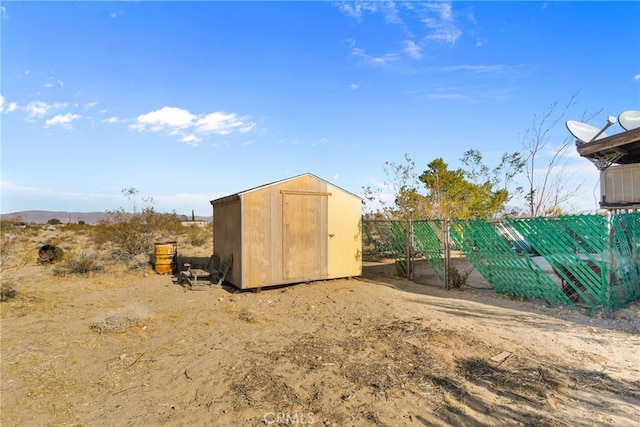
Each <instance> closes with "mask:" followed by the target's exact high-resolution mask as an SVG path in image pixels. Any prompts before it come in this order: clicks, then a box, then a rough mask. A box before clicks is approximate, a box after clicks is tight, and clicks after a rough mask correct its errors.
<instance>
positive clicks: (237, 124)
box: [196, 111, 255, 135]
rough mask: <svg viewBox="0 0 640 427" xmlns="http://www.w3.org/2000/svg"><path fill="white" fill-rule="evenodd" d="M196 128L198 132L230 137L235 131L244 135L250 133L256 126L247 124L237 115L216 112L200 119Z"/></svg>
mask: <svg viewBox="0 0 640 427" xmlns="http://www.w3.org/2000/svg"><path fill="white" fill-rule="evenodd" d="M196 126H197V130H198V132H202V133H215V134H218V135H228V134H230V133H231V132H233V131H235V130H238V131H240V132H242V133H246V132H250V131H251V130H252V129H253V128H254V127H255V124H254V123H252V122H245V121H244V119H243V118H241V117H238V116H237V115H236V114H235V113H225V112H222V111H216V112H214V113H210V114H207V115H205V116H203V117H201V118H200V119H198V121H197V123H196Z"/></svg>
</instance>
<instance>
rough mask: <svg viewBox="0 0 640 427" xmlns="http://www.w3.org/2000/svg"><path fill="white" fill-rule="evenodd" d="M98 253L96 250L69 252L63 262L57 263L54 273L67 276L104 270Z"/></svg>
mask: <svg viewBox="0 0 640 427" xmlns="http://www.w3.org/2000/svg"><path fill="white" fill-rule="evenodd" d="M103 270H104V265H102V263H101V260H100V257H99V256H98V253H97V252H95V251H84V250H81V251H79V252H74V251H71V252H69V253H68V254H67V255H66V256H65V257H64V259H63V260H62V262H60V263H59V264H57V265H56V267H55V268H54V270H53V274H54V275H56V276H65V275H67V274H87V273H91V272H94V271H103Z"/></svg>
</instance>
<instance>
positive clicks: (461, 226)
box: [451, 220, 573, 304]
mask: <svg viewBox="0 0 640 427" xmlns="http://www.w3.org/2000/svg"><path fill="white" fill-rule="evenodd" d="M451 237H452V239H453V240H454V241H455V243H456V244H457V245H458V246H459V247H460V248H461V249H462V251H463V253H464V254H465V256H466V257H467V259H469V261H470V262H471V263H472V264H473V266H474V267H475V268H476V269H477V270H478V272H479V273H480V274H481V275H482V276H483V277H484V279H485V280H486V281H487V282H488V283H489V284H490V285H491V287H492V288H493V289H494V290H495V291H496V292H498V293H505V294H508V295H514V296H522V297H526V298H542V299H545V300H547V301H549V302H559V303H563V304H572V303H573V302H572V301H571V300H570V299H569V298H568V297H567V295H565V293H564V292H562V289H561V288H560V287H559V286H558V285H557V284H556V283H555V282H554V281H553V280H552V279H551V278H550V277H549V275H548V274H547V273H546V272H544V271H543V270H542V269H541V268H540V266H538V265H537V264H536V263H534V262H533V261H532V260H531V259H530V258H529V257H528V255H524V256H523V257H520V256H518V254H517V253H516V252H515V251H514V250H513V249H512V247H511V245H510V244H509V242H508V241H507V240H506V239H505V238H504V237H503V236H501V234H499V233H498V232H497V231H496V229H495V228H494V227H493V226H492V225H491V224H489V223H487V222H486V221H483V220H476V221H459V220H458V221H454V223H453V226H452V227H451Z"/></svg>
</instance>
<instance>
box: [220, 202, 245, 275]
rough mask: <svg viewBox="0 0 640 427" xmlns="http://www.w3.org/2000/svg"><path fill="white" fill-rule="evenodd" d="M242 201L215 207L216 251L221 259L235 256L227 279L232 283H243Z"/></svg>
mask: <svg viewBox="0 0 640 427" xmlns="http://www.w3.org/2000/svg"><path fill="white" fill-rule="evenodd" d="M241 218H242V214H241V201H240V199H239V198H238V199H236V200H234V201H230V202H225V203H220V204H216V205H215V206H214V208H213V233H214V240H213V248H214V251H213V252H214V253H215V254H216V255H218V256H219V257H220V259H221V260H226V259H228V258H229V255H232V256H233V263H232V264H231V270H229V273H228V275H227V278H226V280H228V281H229V282H230V283H233V284H234V285H235V284H239V283H242V277H241V272H242V251H241V248H242V245H241V243H242V227H241V226H240V225H241Z"/></svg>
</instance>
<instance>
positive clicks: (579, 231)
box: [363, 212, 640, 312]
mask: <svg viewBox="0 0 640 427" xmlns="http://www.w3.org/2000/svg"><path fill="white" fill-rule="evenodd" d="M363 239H364V242H363V247H364V248H365V250H367V252H365V253H367V254H368V255H369V256H370V257H372V258H378V259H379V258H387V259H392V260H394V261H395V268H396V272H397V274H398V275H401V276H403V277H406V278H409V279H411V280H414V281H416V282H421V283H429V284H441V285H442V286H443V287H445V288H447V289H448V288H449V287H451V286H460V285H461V284H467V285H469V286H474V287H490V288H491V289H493V290H494V291H496V292H497V293H501V294H506V295H511V296H517V297H523V298H534V299H542V300H545V301H547V302H549V303H554V304H564V305H581V306H585V307H588V308H590V309H593V310H597V309H600V308H602V309H604V310H605V311H607V312H611V311H613V310H617V309H620V308H623V307H625V306H627V305H628V304H630V303H631V302H633V301H636V300H639V299H640V267H639V265H638V255H639V253H640V212H632V213H621V214H607V215H596V214H594V215H566V216H560V217H556V218H546V217H539V218H528V219H509V220H505V221H500V222H488V221H484V220H453V221H450V222H444V221H438V220H413V221H380V220H363Z"/></svg>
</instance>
